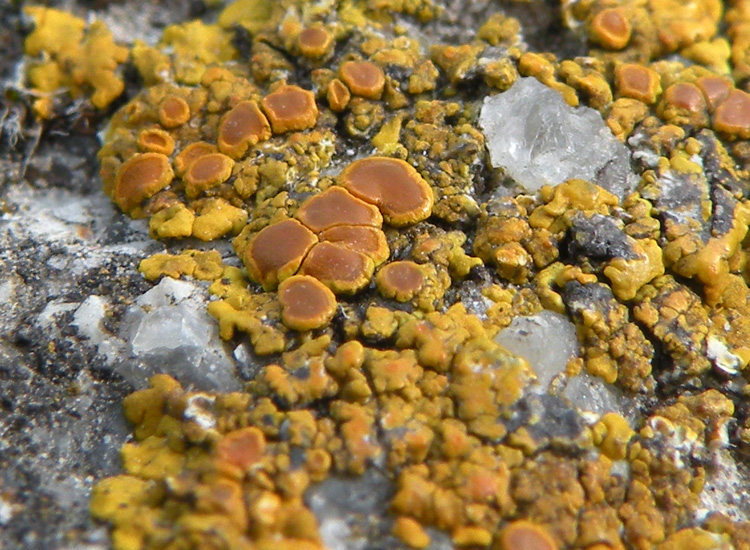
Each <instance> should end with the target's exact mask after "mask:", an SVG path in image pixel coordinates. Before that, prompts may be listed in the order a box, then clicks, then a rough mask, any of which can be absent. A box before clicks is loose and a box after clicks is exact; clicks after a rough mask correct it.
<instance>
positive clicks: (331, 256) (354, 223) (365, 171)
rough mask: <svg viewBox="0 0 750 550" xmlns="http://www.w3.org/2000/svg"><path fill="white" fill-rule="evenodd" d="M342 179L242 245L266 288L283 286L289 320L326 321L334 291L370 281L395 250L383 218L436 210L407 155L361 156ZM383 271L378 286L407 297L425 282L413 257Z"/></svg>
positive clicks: (300, 324) (296, 325)
mask: <svg viewBox="0 0 750 550" xmlns="http://www.w3.org/2000/svg"><path fill="white" fill-rule="evenodd" d="M338 183H339V185H338V186H334V187H331V188H329V189H327V190H326V191H324V192H322V193H320V194H317V195H314V196H312V197H310V198H309V199H307V200H306V201H305V202H303V203H302V205H301V206H300V208H299V210H297V213H296V215H295V218H289V219H285V220H283V221H280V222H277V223H274V224H272V225H269V226H267V227H265V228H264V229H262V230H261V231H259V232H258V233H256V234H255V236H254V237H253V238H252V239H251V240H250V241H249V242H248V244H247V246H246V247H245V249H244V251H243V253H242V259H243V261H244V263H245V266H246V267H247V270H248V273H249V274H250V276H251V277H252V279H253V280H255V281H256V282H258V283H260V284H261V285H262V286H263V288H264V289H266V290H273V289H275V288H276V287H277V286H278V291H279V301H280V302H281V306H282V320H283V322H284V324H285V325H287V326H288V327H290V328H293V329H296V330H309V329H312V328H318V327H320V326H323V325H325V324H327V323H328V322H329V321H330V320H331V318H332V317H333V314H334V312H335V307H336V299H335V297H334V293H336V294H354V293H356V292H358V291H359V290H362V289H363V288H364V287H366V286H367V285H368V284H369V283H370V280H371V279H372V276H373V273H374V271H375V268H376V267H377V266H379V265H380V264H382V263H383V262H385V261H386V260H387V259H388V257H389V255H390V250H389V248H388V243H387V241H386V237H385V234H384V233H383V231H382V225H383V221H385V222H386V223H388V224H389V225H392V226H395V227H403V226H406V225H410V224H413V223H416V222H419V221H422V220H424V219H426V218H427V217H429V215H430V213H431V211H432V204H433V200H434V199H433V195H432V190H431V188H430V186H429V185H428V184H427V182H425V180H424V179H422V177H421V176H420V175H419V173H418V172H417V171H416V170H415V169H414V168H413V167H412V166H410V165H409V164H407V163H406V162H404V161H403V160H400V159H394V158H387V157H369V158H365V159H360V160H357V161H354V162H353V163H351V164H350V165H349V166H347V167H346V168H345V169H344V170H343V171H342V172H341V174H339V176H338ZM297 273H299V274H298V275H295V274H297ZM381 273H382V275H381V274H380V273H379V274H378V275H379V277H378V279H379V284H378V286H379V287H380V288H382V289H385V290H384V294H385V295H386V296H387V297H394V298H396V299H402V300H403V299H408V298H409V297H411V296H412V295H413V294H414V293H415V292H416V291H418V290H419V288H420V287H421V285H422V284H423V276H422V272H421V270H420V268H419V266H417V264H412V262H393V263H391V264H389V265H388V266H385V267H384V268H383V269H382V270H381Z"/></svg>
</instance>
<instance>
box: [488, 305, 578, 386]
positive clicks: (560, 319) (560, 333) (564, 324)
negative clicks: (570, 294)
mask: <svg viewBox="0 0 750 550" xmlns="http://www.w3.org/2000/svg"><path fill="white" fill-rule="evenodd" d="M495 341H496V342H497V343H498V344H500V345H502V346H503V347H505V348H506V349H507V350H508V351H510V352H511V353H513V354H515V355H520V356H521V357H523V358H524V359H526V361H527V362H528V363H529V366H530V367H531V368H532V369H533V371H534V373H535V374H536V376H537V379H536V383H537V386H536V389H537V391H546V390H547V388H548V387H549V385H550V382H551V381H552V379H553V378H555V377H556V376H558V375H559V374H561V373H563V372H565V366H566V365H567V363H568V361H569V360H570V359H572V358H573V357H576V356H577V355H578V339H577V338H576V327H575V325H574V324H573V323H572V322H571V321H570V320H568V318H567V317H565V316H564V315H561V314H559V313H555V312H554V311H542V312H541V313H537V314H536V315H529V316H526V317H516V318H515V319H513V321H511V323H510V325H508V326H507V327H506V328H504V329H503V330H501V331H500V332H499V333H498V335H497V336H496V337H495Z"/></svg>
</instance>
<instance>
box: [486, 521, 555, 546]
mask: <svg viewBox="0 0 750 550" xmlns="http://www.w3.org/2000/svg"><path fill="white" fill-rule="evenodd" d="M500 548H501V549H502V550H557V548H558V546H557V543H556V542H555V541H554V540H553V539H552V537H550V536H549V534H548V533H547V531H546V530H545V529H544V528H543V527H542V526H540V525H536V524H535V523H531V522H530V521H524V520H518V521H514V522H513V523H511V524H509V525H507V526H506V527H505V528H504V529H503V530H502V532H501V533H500Z"/></svg>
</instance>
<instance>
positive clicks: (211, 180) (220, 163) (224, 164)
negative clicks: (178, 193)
mask: <svg viewBox="0 0 750 550" xmlns="http://www.w3.org/2000/svg"><path fill="white" fill-rule="evenodd" d="M233 167H234V161H233V160H232V159H231V158H229V157H228V156H226V155H222V154H221V153H209V154H207V155H203V156H200V157H198V158H197V159H195V160H194V161H193V162H192V163H191V164H190V166H189V167H188V169H187V172H185V175H184V176H183V179H184V180H185V194H186V195H187V196H188V198H189V199H194V198H196V197H197V196H198V195H200V194H201V193H203V192H204V191H206V190H208V189H211V188H212V187H215V186H217V185H219V184H220V183H224V182H225V181H227V180H228V179H229V177H230V176H231V175H232V168H233Z"/></svg>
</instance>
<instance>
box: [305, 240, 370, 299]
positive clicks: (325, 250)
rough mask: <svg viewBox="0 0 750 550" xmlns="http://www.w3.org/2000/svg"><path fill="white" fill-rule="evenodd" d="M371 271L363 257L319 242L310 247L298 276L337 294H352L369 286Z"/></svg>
mask: <svg viewBox="0 0 750 550" xmlns="http://www.w3.org/2000/svg"><path fill="white" fill-rule="evenodd" d="M374 270H375V266H374V264H373V261H372V260H371V259H370V258H369V257H368V256H366V255H365V254H362V253H361V252H356V251H354V250H350V249H348V248H345V247H343V246H339V245H338V244H334V243H331V242H321V243H318V244H316V245H315V246H314V247H312V250H310V252H309V254H308V255H307V257H306V258H305V260H304V262H302V267H301V268H300V273H302V274H304V275H310V276H312V277H315V278H316V279H318V280H319V281H320V282H322V283H323V284H324V285H326V286H327V287H328V288H330V289H331V290H333V291H334V292H335V293H337V294H354V293H355V292H357V291H359V290H361V289H363V288H364V287H366V286H367V285H368V284H369V282H370V278H371V277H372V273H373V271H374Z"/></svg>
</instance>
